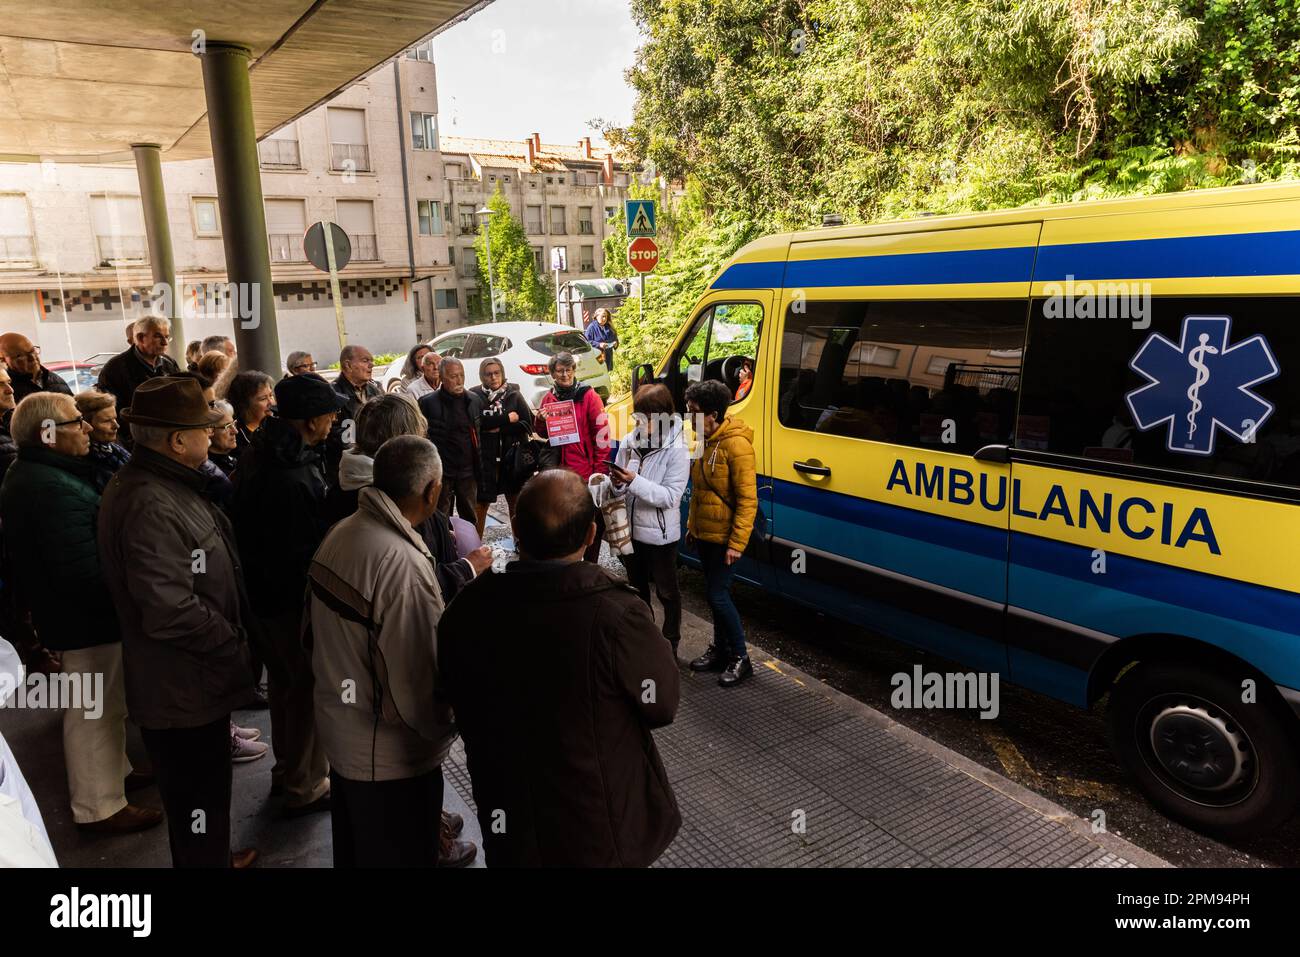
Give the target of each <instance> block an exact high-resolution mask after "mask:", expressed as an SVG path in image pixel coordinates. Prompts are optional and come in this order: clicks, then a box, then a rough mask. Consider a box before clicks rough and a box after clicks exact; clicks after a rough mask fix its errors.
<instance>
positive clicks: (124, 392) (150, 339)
mask: <svg viewBox="0 0 1300 957" xmlns="http://www.w3.org/2000/svg"><path fill="white" fill-rule="evenodd" d="M132 328H133V329H134V336H135V341H134V343H132V344H131V345H130V346H128V347H127V349H126V351H125V352H119V353H118V354H117V355H115V356H113V358H111V359H109V360H108V361H107V362H106V363H104V368H102V369H100V370H99V383H98V385H97V386H96V388H98V389H99V391H100V392H107V393H109V394H111V395H114V396H117V407H118V408H119V409H125V408H129V407H130V405H131V398H132V397H133V396H134V395H135V390H136V389H138V388H139V387H140V386H141V385H142V384H143V383H145V382H148V381H149V380H150V379H154V378H157V377H158V376H165V375H175V374H176V373H178V372H180V371H181V370H180V366H178V365H177V364H176V360H174V359H173V358H172V357H171V356H169V355H167V344H168V343H169V342H170V341H171V335H172V324H171V322H170V321H169V320H167V319H163V318H160V317H158V316H154V315H148V316H145V317H144V318H143V319H141V320H139V321H138V322H137V323H136V324H135V325H134V326H133V327H132ZM118 440H119V441H120V442H121V443H122V444H123V445H125V446H126V447H127V448H130V447H131V445H132V442H133V441H134V440H133V439H132V436H131V427H130V425H129V424H128V423H127V422H126V420H125V419H123V420H122V427H121V431H120V432H119V433H118Z"/></svg>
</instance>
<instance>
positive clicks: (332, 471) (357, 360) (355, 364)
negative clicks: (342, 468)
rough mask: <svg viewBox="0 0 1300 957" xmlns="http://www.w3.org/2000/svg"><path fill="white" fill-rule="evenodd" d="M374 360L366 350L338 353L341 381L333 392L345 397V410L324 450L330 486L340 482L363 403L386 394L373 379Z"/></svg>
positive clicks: (348, 348)
mask: <svg viewBox="0 0 1300 957" xmlns="http://www.w3.org/2000/svg"><path fill="white" fill-rule="evenodd" d="M374 371H375V357H374V356H372V355H371V354H370V350H369V349H367V348H366V347H365V346H344V347H343V349H342V351H340V352H339V377H338V378H337V379H335V380H334V391H335V392H337V393H338V394H339V395H340V396H342V397H343V408H342V410H341V411H340V413H339V417H338V421H337V422H336V423H335V425H334V429H333V430H332V431H331V432H330V436H329V441H328V442H327V443H326V446H325V475H326V477H327V478H328V479H329V482H330V484H331V485H334V484H336V483H337V481H338V474H339V460H340V459H342V458H343V449H344V448H345V447H346V446H348V445H351V444H352V436H353V433H354V431H355V425H356V418H357V410H358V409H360V408H361V405H362V403H363V402H366V401H368V400H369V399H373V398H375V397H376V396H380V395H383V394H384V390H383V388H382V387H381V386H380V385H379V383H378V382H376V381H375V380H374V378H373V374H374Z"/></svg>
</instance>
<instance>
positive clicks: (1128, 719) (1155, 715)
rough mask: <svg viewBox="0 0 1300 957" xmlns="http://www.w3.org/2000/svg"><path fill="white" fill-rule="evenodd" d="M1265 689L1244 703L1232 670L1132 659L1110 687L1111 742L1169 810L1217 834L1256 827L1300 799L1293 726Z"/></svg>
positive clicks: (1267, 826)
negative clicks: (1133, 662) (1227, 673)
mask: <svg viewBox="0 0 1300 957" xmlns="http://www.w3.org/2000/svg"><path fill="white" fill-rule="evenodd" d="M1256 680H1257V682H1259V683H1261V684H1262V682H1263V679H1262V678H1260V679H1256ZM1264 690H1265V689H1264V688H1262V687H1259V686H1258V685H1257V693H1258V699H1257V701H1256V702H1255V703H1251V704H1247V703H1244V702H1243V701H1242V700H1241V699H1242V694H1243V689H1242V685H1241V681H1240V680H1237V679H1236V678H1235V677H1224V676H1222V675H1218V674H1214V673H1213V672H1211V671H1210V670H1208V669H1205V668H1198V667H1196V666H1195V665H1191V664H1186V663H1180V662H1171V661H1149V662H1140V663H1139V664H1137V665H1135V666H1134V667H1133V668H1131V669H1129V670H1128V671H1127V672H1125V673H1124V674H1123V675H1122V676H1121V678H1120V679H1119V681H1118V683H1117V684H1116V685H1115V687H1114V688H1113V689H1112V690H1111V697H1110V707H1109V709H1108V713H1107V717H1108V719H1109V725H1110V737H1111V746H1112V747H1113V748H1114V750H1115V753H1116V755H1117V756H1118V757H1119V759H1120V761H1121V762H1122V763H1123V764H1124V766H1125V767H1126V768H1127V769H1128V771H1129V773H1130V774H1132V775H1133V777H1134V778H1136V779H1137V783H1138V786H1139V787H1141V789H1142V792H1143V793H1144V794H1145V795H1146V797H1147V799H1148V800H1149V801H1151V803H1152V804H1154V805H1155V806H1156V807H1157V808H1159V809H1160V810H1161V811H1162V812H1163V813H1164V814H1166V815H1167V816H1168V817H1171V818H1173V819H1174V820H1176V821H1180V822H1181V823H1183V824H1186V825H1187V826H1189V827H1192V828H1195V829H1197V830H1199V831H1204V832H1206V833H1209V834H1216V835H1219V836H1221V837H1226V838H1232V839H1238V840H1240V839H1244V838H1250V837H1258V836H1259V835H1261V834H1266V833H1268V832H1269V831H1272V830H1274V829H1276V828H1277V827H1278V826H1280V825H1281V824H1282V823H1284V822H1285V821H1286V820H1287V819H1288V818H1289V817H1291V815H1292V814H1293V813H1295V810H1296V805H1297V802H1300V761H1297V753H1296V745H1295V740H1294V738H1293V737H1292V728H1291V727H1290V726H1289V724H1288V723H1287V716H1286V715H1283V714H1280V713H1279V711H1278V710H1275V708H1274V706H1273V705H1272V703H1271V702H1269V701H1268V700H1267V699H1266V697H1265V695H1264V693H1263V692H1264Z"/></svg>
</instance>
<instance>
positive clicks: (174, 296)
mask: <svg viewBox="0 0 1300 957" xmlns="http://www.w3.org/2000/svg"><path fill="white" fill-rule="evenodd" d="M131 152H132V153H133V154H135V175H136V177H137V178H138V179H139V181H140V204H141V206H143V207H144V232H145V236H146V237H147V238H148V241H149V265H150V267H151V268H152V270H153V281H154V282H155V283H162V284H165V285H166V287H167V289H168V293H167V299H166V302H167V304H168V305H167V310H168V312H167V318H168V319H170V320H171V321H172V340H171V342H170V343H169V344H168V346H167V353H168V354H169V355H170V356H171V357H172V358H173V359H175V360H176V361H177V363H179V365H180V367H181V368H182V369H184V368H185V326H184V324H183V323H182V322H181V302H180V290H179V289H177V288H176V261H175V258H174V257H173V256H172V231H171V226H169V225H168V223H167V192H166V190H165V189H163V178H162V153H161V150H160V149H159V146H158V144H157V143H134V144H132V146H131Z"/></svg>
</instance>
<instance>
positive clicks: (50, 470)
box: [0, 316, 757, 867]
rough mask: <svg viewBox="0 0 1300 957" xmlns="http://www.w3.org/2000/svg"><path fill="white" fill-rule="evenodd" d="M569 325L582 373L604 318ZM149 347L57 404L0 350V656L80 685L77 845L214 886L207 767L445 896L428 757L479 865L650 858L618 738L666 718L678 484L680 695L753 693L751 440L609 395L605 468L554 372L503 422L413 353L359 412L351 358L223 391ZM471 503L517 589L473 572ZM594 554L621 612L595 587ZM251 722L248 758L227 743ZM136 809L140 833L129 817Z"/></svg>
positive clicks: (656, 803) (163, 331)
mask: <svg viewBox="0 0 1300 957" xmlns="http://www.w3.org/2000/svg"><path fill="white" fill-rule="evenodd" d="M593 325H596V326H598V327H601V328H608V329H609V335H608V337H606V334H605V333H602V332H600V331H599V329H598V330H597V331H595V332H593V333H592V335H596V336H597V338H598V339H601V341H602V342H603V343H604V345H602V346H601V348H602V352H603V353H604V354H605V356H606V359H605V361H606V362H607V363H610V364H612V358H613V349H614V348H615V346H616V344H617V337H616V336H614V335H613V334H612V326H609V324H608V317H607V316H606V317H605V319H604V321H603V322H602V321H601V319H600V317H597V319H596V320H595V321H594V322H593ZM170 335H171V329H170V325H169V323H168V322H167V320H165V319H161V318H157V317H153V316H150V317H146V318H145V319H142V320H140V321H139V322H136V323H134V324H132V325H131V326H130V327H128V338H129V341H130V344H129V346H128V348H127V349H126V350H124V351H123V352H122V353H121V354H119V355H117V356H115V357H114V358H112V359H111V360H109V362H108V363H106V364H105V365H104V367H103V369H102V371H101V373H100V377H99V382H98V385H97V387H96V388H95V389H92V390H89V391H86V392H82V393H81V394H79V395H76V396H74V395H72V394H71V390H70V389H69V388H68V387H67V385H66V384H65V383H64V382H63V380H62V378H61V377H59V376H58V375H56V374H54V373H52V372H50V371H49V370H48V369H46V368H45V367H44V366H43V365H42V364H41V361H40V354H39V349H37V348H36V347H34V346H33V345H32V344H31V343H30V342H29V341H28V340H27V339H26V338H25V337H23V336H21V335H18V334H12V333H11V334H7V335H3V336H0V358H3V365H0V535H2V537H3V551H2V554H3V567H2V574H0V581H2V587H0V633H3V634H4V635H5V636H7V637H11V640H13V642H14V644H15V645H16V646H17V647H18V648H19V650H20V652H21V653H22V654H23V656H24V659H25V660H26V663H27V665H28V667H29V668H30V669H33V670H37V671H45V672H51V673H52V672H55V671H59V670H62V671H65V672H71V673H79V674H98V675H103V680H104V706H103V710H102V714H95V715H92V714H90V713H88V712H87V711H86V710H85V709H80V708H77V707H69V708H67V709H66V710H65V712H64V717H63V746H64V757H65V763H66V770H67V780H68V791H69V795H70V800H71V805H72V813H73V818H74V820H75V821H76V823H77V824H78V825H79V826H80V827H82V828H84V829H86V830H90V831H96V832H103V833H115V834H121V833H129V832H133V831H138V830H142V829H145V828H150V827H154V826H157V825H159V824H161V823H162V822H163V821H164V820H165V821H166V823H167V826H168V834H169V841H170V848H171V854H172V860H173V863H174V864H175V865H176V866H218V867H224V866H236V867H246V866H248V865H250V864H251V863H252V862H253V861H254V860H255V859H256V857H257V852H256V850H255V849H252V848H247V849H242V850H234V851H232V849H231V825H230V800H231V793H232V781H233V778H232V764H234V763H240V762H245V761H254V760H257V759H259V758H261V757H263V756H264V755H265V754H266V753H268V750H269V752H270V753H271V754H272V755H273V757H274V767H273V768H272V773H271V790H270V797H272V798H276V799H279V800H280V801H281V802H282V803H281V808H282V813H283V815H284V816H286V817H290V818H292V817H299V816H303V815H308V814H313V813H317V812H329V813H330V814H331V824H332V839H333V855H334V863H335V865H336V866H382V865H404V866H445V867H454V866H462V865H465V864H468V863H470V862H471V861H473V860H474V858H475V857H476V855H477V848H476V847H475V846H474V844H472V843H471V842H469V841H465V840H461V838H460V835H461V830H462V828H463V824H464V822H463V820H461V819H460V817H459V816H458V815H455V814H453V813H449V812H447V811H444V810H443V792H444V783H443V776H442V764H443V762H444V760H445V759H446V757H447V754H448V753H449V751H450V748H451V747H452V745H453V743H454V742H455V740H456V738H457V736H459V737H460V738H461V739H462V740H463V742H464V746H465V750H466V755H467V759H468V768H469V773H470V776H471V782H472V787H473V794H474V799H475V803H476V805H477V809H478V816H479V824H480V827H481V832H482V834H483V841H484V845H485V850H486V852H487V858H488V861H489V863H490V864H491V865H493V866H508V865H570V866H575V865H577V866H583V865H594V866H643V865H648V864H650V863H652V862H653V861H654V860H655V859H656V858H657V856H658V855H659V854H660V853H661V852H662V851H663V850H664V849H665V848H666V847H667V845H668V844H669V842H671V841H672V839H673V837H674V836H675V834H676V832H677V829H678V826H679V824H680V816H679V814H678V811H677V806H676V801H675V799H674V797H673V793H672V789H671V787H670V785H669V782H668V777H667V775H666V773H665V771H664V767H663V764H662V762H661V760H660V758H659V755H658V753H657V751H656V748H655V744H654V740H653V737H652V736H651V734H650V732H651V730H652V729H654V728H656V727H660V726H662V725H665V724H668V723H670V722H671V721H672V720H673V717H674V715H675V713H676V709H677V703H678V695H679V682H680V676H679V671H678V665H679V662H678V658H677V651H678V643H679V641H680V640H681V634H682V632H681V621H682V600H681V594H680V590H679V587H678V581H677V561H676V554H677V548H678V542H679V540H680V538H681V537H682V534H683V529H682V521H681V518H680V515H681V504H682V501H683V498H684V496H685V495H686V492H687V486H688V484H689V485H690V486H691V488H692V492H691V496H690V504H689V510H688V516H687V520H686V523H685V535H686V537H687V540H688V542H690V543H691V544H692V545H693V547H694V548H695V550H696V552H697V553H698V555H699V557H700V559H701V562H702V566H703V570H704V576H705V579H706V582H707V594H708V603H709V606H710V608H711V610H712V613H713V640H712V642H711V644H710V645H709V647H708V649H707V650H706V651H705V653H704V654H703V655H701V656H700V657H698V658H696V659H695V660H693V661H691V662H689V667H690V668H692V669H693V670H695V671H699V672H718V673H719V678H718V680H719V683H720V684H722V685H724V686H734V685H737V684H739V683H741V682H742V681H744V680H745V679H746V678H747V677H749V676H750V675H751V674H752V673H753V669H752V667H751V665H750V661H749V658H748V654H747V650H746V644H745V633H744V627H743V624H742V622H741V619H740V615H739V613H738V611H737V609H736V606H735V604H734V602H733V601H732V599H731V594H730V592H731V581H732V577H733V575H734V573H735V569H736V563H737V562H738V561H739V560H740V558H741V556H742V555H743V553H744V551H745V549H746V547H747V544H748V541H749V538H750V534H751V531H752V529H753V525H754V522H755V517H756V514H757V493H756V488H755V469H754V453H753V447H752V445H751V444H750V443H751V439H752V434H753V433H752V431H751V430H750V429H749V428H748V427H747V426H745V425H744V423H743V422H740V421H739V420H737V419H735V418H734V417H733V416H729V415H728V414H727V409H728V406H729V404H730V402H731V401H732V395H731V393H730V391H729V390H728V389H727V387H726V386H724V385H723V384H722V383H720V382H712V381H707V382H702V383H697V384H695V385H693V386H691V388H690V389H689V390H688V391H687V393H686V409H685V410H679V409H677V408H675V407H674V400H673V396H672V394H671V392H670V391H669V390H668V389H667V388H666V387H664V386H662V385H657V384H651V385H644V386H641V387H640V388H639V389H638V390H637V392H636V394H635V396H634V397H633V408H634V411H635V413H636V416H635V427H634V429H633V430H632V432H631V433H630V434H629V435H627V436H625V437H623V439H622V441H620V442H618V443H617V450H616V451H615V450H614V449H613V448H612V447H611V443H610V442H609V441H608V439H607V430H606V429H605V428H604V426H605V418H606V417H605V410H604V403H603V401H602V399H601V397H600V396H599V395H598V394H597V393H596V392H595V391H594V390H593V389H591V388H590V387H589V386H587V385H585V384H584V383H581V382H580V381H578V379H577V366H576V362H575V360H574V358H573V356H572V355H570V354H568V353H563V352H562V353H559V354H557V355H555V356H553V357H552V358H551V360H550V363H549V372H550V376H551V380H552V388H551V389H550V391H549V392H548V393H547V394H546V395H545V397H544V398H543V400H542V401H541V403H540V407H539V408H537V409H533V408H532V407H531V406H530V405H529V403H528V402H527V401H526V400H525V398H524V396H523V395H522V394H521V392H520V390H519V388H518V386H517V385H515V384H514V383H511V382H509V381H508V370H507V368H506V366H505V365H504V364H503V363H502V362H501V361H500V360H498V359H485V360H483V361H482V362H481V363H480V364H479V366H478V368H477V370H475V371H476V373H477V376H478V379H479V384H478V385H477V386H474V387H468V386H467V384H466V379H467V370H466V369H465V366H464V364H463V363H462V362H461V361H460V359H458V358H455V357H452V356H439V355H437V354H436V353H434V352H432V351H431V350H430V349H429V348H428V347H427V346H424V345H420V346H416V347H415V348H414V349H412V350H411V351H410V353H409V355H408V356H407V357H406V359H405V363H404V367H403V372H404V375H403V379H402V384H401V386H400V387H399V389H398V391H396V392H393V393H387V394H385V393H384V392H383V390H382V389H381V388H380V386H379V385H378V383H376V382H375V381H374V379H373V375H372V373H373V368H374V358H373V356H372V355H371V353H370V352H369V350H367V349H365V348H364V347H362V346H359V345H349V346H347V347H345V348H344V349H343V350H342V352H341V354H340V356H339V374H338V377H337V379H336V380H335V381H334V382H332V383H331V382H329V381H327V380H326V379H325V378H323V377H322V376H321V375H319V374H318V373H317V371H316V369H317V363H316V361H315V359H314V357H313V356H312V355H311V354H310V353H307V352H302V351H295V352H291V353H290V354H289V356H288V358H287V361H286V368H285V370H284V373H283V374H282V375H279V377H278V379H277V378H274V377H272V376H271V375H269V374H267V373H265V372H262V371H259V370H254V369H241V368H240V367H239V357H238V353H237V350H236V347H235V343H234V342H233V341H231V340H230V339H229V338H228V337H224V336H214V337H209V338H208V339H206V340H202V341H196V342H193V343H190V344H189V347H188V348H187V349H186V353H185V357H186V366H187V368H186V370H185V371H182V370H181V368H180V366H179V365H178V364H177V363H176V362H175V361H174V360H173V359H172V358H171V357H170V356H169V355H168V347H169V345H170V344H171V341H170ZM683 412H686V413H689V414H691V415H693V416H694V417H695V418H694V422H695V423H696V430H695V431H696V436H697V442H698V445H697V446H696V447H695V454H694V455H692V451H691V444H690V442H689V441H688V440H687V438H686V434H685V429H684V428H683V423H682V413H683ZM594 486H601V487H607V488H608V490H609V492H610V494H609V495H608V496H607V497H604V498H602V496H600V495H594V494H593V487H594ZM499 499H504V501H505V504H506V514H507V515H508V518H509V523H510V530H511V533H512V535H513V539H514V543H515V546H516V549H517V551H518V556H517V560H515V561H512V562H510V563H509V564H507V565H506V566H505V567H504V569H503V570H501V571H494V569H493V555H492V551H491V549H490V548H489V547H488V546H486V545H484V544H483V537H484V532H485V524H486V521H487V515H488V510H489V507H490V506H491V505H492V504H493V503H495V502H497V501H498V500H499ZM598 501H600V502H601V504H600V505H598V504H597V502H598ZM613 516H618V517H616V518H615V517H613ZM618 527H622V528H623V532H624V533H626V534H628V536H629V537H630V539H631V543H630V549H622V548H620V549H619V550H620V551H625V552H626V554H624V555H623V561H624V563H625V566H626V569H627V578H628V583H627V584H625V583H623V581H622V580H621V579H619V578H618V577H616V576H614V575H612V574H611V573H609V572H608V571H606V570H605V569H604V568H602V567H601V566H600V565H599V563H598V559H599V555H600V546H601V543H602V541H604V540H605V539H606V537H607V535H614V534H616V531H617V528H618ZM610 541H611V542H613V541H614V539H613V538H610ZM629 585H630V587H629ZM652 586H653V590H654V592H656V593H657V594H658V597H659V600H660V603H661V604H662V606H663V610H664V618H663V624H662V626H660V625H657V624H656V622H655V617H654V613H653V609H652V605H651V591H652ZM72 598H75V600H69V599H72ZM264 678H265V680H263V679H264ZM647 688H650V689H653V690H652V692H651V693H647V690H646V689H647ZM256 707H262V708H269V711H270V725H271V732H270V736H269V738H270V741H269V745H268V743H267V742H265V741H261V740H259V738H260V737H261V735H260V732H259V731H258V730H257V729H255V728H243V727H240V726H238V725H236V724H235V723H234V722H233V721H232V720H231V716H232V713H234V712H236V711H239V710H242V709H247V708H256ZM128 718H129V719H130V720H131V721H132V722H133V723H134V724H135V725H137V726H138V727H139V728H140V731H141V737H142V739H143V742H144V745H145V750H146V751H147V753H148V757H149V762H150V767H149V768H148V769H136V768H133V767H132V765H131V762H130V760H129V758H128V756H127V751H126V740H127V739H126V721H127V720H128ZM149 784H156V785H157V787H158V791H159V794H160V796H161V799H162V804H163V810H162V811H158V810H154V809H151V808H147V807H144V806H141V805H136V804H133V803H130V801H129V800H128V797H127V795H128V793H129V792H132V791H135V790H136V789H138V788H140V787H144V786H147V785H149ZM199 818H201V819H202V821H203V826H202V827H197V826H195V822H196V820H198V819H199Z"/></svg>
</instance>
